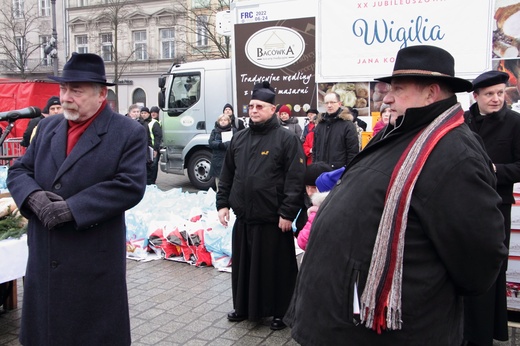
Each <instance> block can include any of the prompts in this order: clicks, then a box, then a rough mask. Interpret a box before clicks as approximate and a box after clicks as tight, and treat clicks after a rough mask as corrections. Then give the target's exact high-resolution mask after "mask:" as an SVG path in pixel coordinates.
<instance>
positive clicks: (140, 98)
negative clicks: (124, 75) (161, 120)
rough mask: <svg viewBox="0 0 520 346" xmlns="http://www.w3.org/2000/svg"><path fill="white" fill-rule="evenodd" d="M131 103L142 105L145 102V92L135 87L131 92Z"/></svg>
mask: <svg viewBox="0 0 520 346" xmlns="http://www.w3.org/2000/svg"><path fill="white" fill-rule="evenodd" d="M132 103H137V104H142V105H145V104H146V93H145V92H144V90H143V89H141V88H137V89H135V90H134V92H133V93H132Z"/></svg>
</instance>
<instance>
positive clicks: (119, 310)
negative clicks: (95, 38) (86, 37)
mask: <svg viewBox="0 0 520 346" xmlns="http://www.w3.org/2000/svg"><path fill="white" fill-rule="evenodd" d="M49 78H52V79H54V80H56V81H58V82H60V100H61V104H62V107H63V114H57V115H54V116H52V117H47V118H45V119H42V120H41V121H40V122H39V123H38V131H37V132H36V135H35V137H34V139H33V141H32V142H31V145H30V146H29V148H28V150H27V152H26V153H25V154H24V156H22V157H21V158H20V159H18V160H17V161H16V162H15V163H14V164H13V166H12V167H11V168H10V169H9V174H8V177H7V186H8V188H9V191H10V193H11V195H12V196H13V198H14V200H15V202H16V204H17V205H18V206H19V208H20V211H21V213H22V214H23V215H24V216H25V217H26V218H27V219H28V220H29V224H28V231H27V233H28V237H27V242H28V246H29V258H28V263H27V270H26V276H25V282H24V297H23V308H22V321H21V331H20V342H21V343H22V344H23V345H38V346H46V345H52V346H56V345H64V346H70V345H75V346H77V345H121V346H123V345H130V343H131V338H130V318H129V312H128V297H127V289H126V226H125V211H126V210H127V209H130V208H132V207H133V206H134V205H136V204H137V203H139V201H140V200H141V198H142V197H143V194H144V191H145V187H146V149H147V145H146V132H145V129H144V127H143V126H142V125H141V124H139V123H138V122H136V121H133V120H132V119H130V118H128V117H124V116H122V115H121V114H118V113H115V112H113V111H112V110H111V109H110V107H109V106H108V104H107V100H106V98H107V94H108V88H107V86H109V85H113V84H111V83H107V81H106V77H105V67H104V63H103V60H102V59H101V57H99V56H98V55H95V54H77V53H73V54H72V57H71V58H70V60H69V61H68V62H67V63H66V64H65V66H64V68H63V74H62V76H61V77H57V76H53V77H49Z"/></svg>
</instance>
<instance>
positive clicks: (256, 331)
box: [0, 173, 520, 346]
mask: <svg viewBox="0 0 520 346" xmlns="http://www.w3.org/2000/svg"><path fill="white" fill-rule="evenodd" d="M157 186H158V187H159V188H161V189H163V190H167V189H169V188H174V187H181V188H182V189H183V190H185V191H190V189H191V191H190V192H195V191H196V190H194V189H193V188H192V187H190V185H189V182H188V181H187V178H185V177H182V176H175V175H164V174H161V173H159V179H158V181H157ZM127 281H128V295H129V302H130V317H131V327H132V340H133V345H136V346H144V345H158V346H161V345H165V346H166V345H168V346H176V345H187V346H199V345H200V346H202V345H208V346H209V345H211V346H220V345H244V346H249V345H298V344H297V343H296V342H295V341H294V340H292V339H291V337H290V330H289V328H286V329H285V330H282V331H271V330H270V328H269V324H270V320H269V319H266V320H264V321H261V322H259V323H252V322H249V321H243V322H240V323H232V322H229V321H227V319H226V314H227V312H229V311H230V310H231V309H232V301H231V276H230V274H229V273H224V272H219V271H218V270H216V269H215V268H213V267H208V268H197V267H194V266H191V265H188V264H185V263H178V262H172V261H166V260H158V261H151V262H146V263H141V262H135V261H133V260H127ZM17 287H18V309H16V310H13V311H9V312H6V313H3V314H0V345H19V342H18V339H17V338H18V331H19V326H20V318H21V306H22V297H23V287H22V280H18V286H17ZM510 335H511V342H506V343H495V345H500V346H505V345H514V346H517V345H518V346H520V329H517V328H510Z"/></svg>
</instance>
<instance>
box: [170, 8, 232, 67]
mask: <svg viewBox="0 0 520 346" xmlns="http://www.w3.org/2000/svg"><path fill="white" fill-rule="evenodd" d="M229 2H230V0H188V1H178V2H177V5H178V6H181V7H182V8H183V11H182V12H183V18H182V19H183V20H182V21H180V22H179V23H178V26H179V28H180V29H181V30H182V31H183V33H184V35H179V37H180V40H181V41H182V42H183V43H184V44H185V46H186V48H187V50H188V54H187V56H188V57H190V58H189V60H209V59H222V58H229V57H230V40H229V37H227V36H222V35H220V34H218V33H217V26H216V21H215V16H216V14H217V12H221V11H226V10H229ZM203 19H206V20H203ZM204 38H205V39H206V40H207V44H204V43H205V42H203V41H204ZM201 40H202V42H200V41H201ZM198 41H199V42H198ZM190 53H191V54H190Z"/></svg>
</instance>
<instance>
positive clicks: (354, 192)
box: [285, 96, 507, 346]
mask: <svg viewBox="0 0 520 346" xmlns="http://www.w3.org/2000/svg"><path fill="white" fill-rule="evenodd" d="M454 104H456V97H455V96H453V97H451V98H449V99H447V100H444V101H439V102H436V103H433V104H431V105H429V106H426V107H422V108H411V109H408V111H407V112H406V116H405V117H400V118H398V119H397V121H398V126H397V127H396V128H394V127H393V126H392V125H389V126H388V127H386V128H385V131H381V132H380V133H378V134H377V136H376V137H374V138H373V139H372V140H371V141H370V142H369V143H368V145H367V146H366V147H365V148H364V149H363V151H361V152H360V153H359V154H358V155H357V156H356V157H355V158H354V159H353V161H352V162H351V163H350V164H349V165H348V166H347V170H346V172H345V173H344V175H343V177H342V178H341V179H340V181H339V183H338V185H336V186H335V187H334V189H332V191H331V192H330V194H329V196H328V197H327V199H326V200H325V201H324V203H323V204H322V205H321V206H320V209H319V211H318V213H317V215H316V218H315V219H314V222H313V225H312V232H311V234H310V238H309V243H308V245H307V250H306V252H305V256H304V258H303V263H302V265H301V268H300V273H299V276H298V281H297V283H296V288H295V293H294V295H293V300H292V302H291V306H290V307H289V309H288V312H287V314H286V319H285V321H286V322H287V323H288V324H289V325H290V326H291V327H292V330H291V332H292V336H293V338H294V339H295V340H296V341H297V342H299V343H301V344H302V345H342V344H345V343H349V344H352V345H370V346H374V345H391V346H394V345H400V346H403V345H410V346H412V345H443V346H448V345H454V346H459V345H461V342H462V314H463V311H462V297H461V295H462V294H480V293H482V292H485V291H486V290H487V289H488V288H489V287H490V286H491V284H492V283H493V281H494V280H495V279H496V276H497V274H498V271H499V268H500V264H501V262H502V261H503V260H504V259H505V258H506V256H507V249H506V248H505V246H504V244H503V241H504V229H503V218H502V215H501V213H500V211H499V209H498V204H499V203H500V197H499V196H498V194H497V193H496V191H495V188H494V187H495V182H496V180H495V177H494V174H493V172H492V170H491V162H490V160H489V158H488V157H487V155H486V153H485V151H484V150H483V148H482V146H481V145H480V143H479V142H478V141H477V140H476V138H475V136H474V135H473V133H472V132H471V130H470V129H469V128H468V127H467V125H465V124H462V125H461V126H458V127H456V128H455V129H453V130H451V131H450V132H448V133H447V134H446V135H445V136H444V137H443V138H442V139H441V140H440V141H439V142H438V143H437V145H436V146H435V148H434V149H433V150H432V152H431V154H430V155H429V157H428V159H427V161H426V163H425V165H424V167H423V169H422V171H421V173H420V175H419V177H418V180H417V183H416V186H415V188H414V190H413V193H412V196H411V205H410V209H409V213H408V220H407V228H406V234H405V246H404V259H403V272H402V321H403V322H402V323H403V324H402V329H401V330H399V331H383V332H382V334H377V333H376V332H375V331H373V330H371V329H368V328H366V327H365V325H364V324H359V315H356V314H354V312H353V306H354V290H355V289H356V288H357V292H358V295H359V297H361V295H362V294H363V291H364V289H365V284H366V280H367V276H368V271H369V267H370V261H371V257H372V251H373V247H374V242H375V239H376V235H377V231H378V226H379V222H380V218H381V215H382V212H383V207H384V203H385V196H386V192H387V188H388V184H389V182H390V177H391V174H392V172H393V170H394V168H395V165H396V163H397V161H398V160H399V158H400V157H401V155H402V153H403V151H404V150H405V148H406V147H407V146H408V144H409V143H410V141H411V140H412V139H413V138H414V137H415V136H416V135H417V133H418V132H419V131H420V130H422V129H423V128H424V127H425V126H427V125H428V124H429V123H430V122H432V121H433V119H434V118H435V117H437V116H438V115H439V114H441V113H442V112H444V111H445V110H446V109H448V108H449V107H451V106H453V105H454ZM459 109H460V106H459ZM461 112H462V110H461ZM360 177H362V179H361V178H360Z"/></svg>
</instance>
